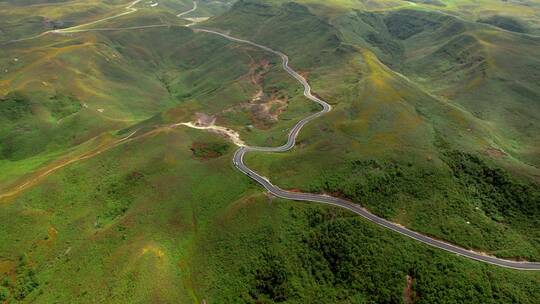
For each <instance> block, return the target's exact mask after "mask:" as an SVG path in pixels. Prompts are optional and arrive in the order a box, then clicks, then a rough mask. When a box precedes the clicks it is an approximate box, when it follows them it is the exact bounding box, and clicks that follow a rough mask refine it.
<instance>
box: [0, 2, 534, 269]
mask: <svg viewBox="0 0 540 304" xmlns="http://www.w3.org/2000/svg"><path fill="white" fill-rule="evenodd" d="M140 1H141V0H136V1H133V2H131V4H130V5H129V6H127V7H126V9H127V11H126V12H124V13H121V14H118V15H114V16H111V17H107V18H104V19H101V20H97V21H93V22H90V23H86V24H82V25H78V26H74V27H71V28H66V29H62V30H54V31H48V32H44V33H41V34H39V35H36V36H33V37H28V38H23V39H18V40H12V41H9V42H7V43H13V42H17V41H24V40H29V39H35V38H39V37H42V36H44V35H46V34H48V33H76V32H83V31H90V30H94V31H106V30H118V29H125V30H131V29H140V28H150V27H165V26H169V25H163V24H160V25H148V26H139V27H126V28H102V29H81V27H84V26H88V25H92V24H96V23H98V22H102V21H105V20H110V19H113V18H118V17H120V16H125V15H127V14H131V13H134V12H136V11H137V9H136V8H134V7H133V6H135V5H136V4H137V3H139V2H140ZM196 9H197V2H196V1H194V2H193V8H192V9H190V10H188V11H186V12H184V13H180V14H178V15H177V16H178V17H182V16H184V15H186V14H188V13H191V12H193V11H195V10H196ZM190 25H193V24H190ZM193 30H194V31H195V32H201V33H208V34H212V35H218V36H221V37H223V38H225V39H228V40H230V41H234V42H238V43H244V44H249V45H252V46H254V47H257V48H259V49H262V50H264V51H267V52H270V53H272V54H274V55H277V56H279V57H280V58H281V60H282V62H283V69H284V70H285V71H286V72H287V73H288V74H289V75H291V76H292V77H293V78H295V79H296V80H297V81H298V82H299V83H300V84H301V85H302V86H303V87H304V96H305V97H307V98H308V99H310V100H311V101H313V102H316V103H318V104H319V105H320V106H321V107H322V110H321V111H319V112H316V113H313V114H311V115H309V116H307V117H306V118H304V119H302V120H300V121H299V122H298V123H297V124H296V125H295V126H294V127H293V128H292V129H291V131H290V132H289V135H288V137H287V143H285V144H284V145H283V146H280V147H250V146H242V147H240V148H239V149H238V150H237V151H236V152H235V154H234V158H233V164H234V166H235V167H236V168H238V170H240V171H241V172H243V173H244V174H245V175H247V176H248V177H250V178H251V179H253V180H254V181H256V182H257V183H259V184H260V185H261V186H263V187H264V188H265V189H266V190H268V191H269V192H270V193H272V194H273V195H275V196H276V197H280V198H284V199H289V200H295V201H309V202H317V203H323V204H327V205H332V206H336V207H340V208H344V209H347V210H349V211H352V212H354V213H356V214H357V215H359V216H362V217H363V218H365V219H367V220H369V221H371V222H373V223H375V224H377V225H380V226H382V227H385V228H387V229H390V230H392V231H395V232H397V233H400V234H402V235H405V236H407V237H410V238H412V239H414V240H417V241H420V242H422V243H424V244H427V245H430V246H432V247H435V248H439V249H443V250H446V251H448V252H451V253H454V254H457V255H459V256H463V257H466V258H469V259H473V260H477V261H480V262H485V263H489V264H493V265H496V266H501V267H506V268H511V269H517V270H540V263H534V262H520V261H512V260H505V259H500V258H496V257H493V256H488V255H485V254H482V253H478V252H475V251H472V250H467V249H464V248H461V247H458V246H455V245H452V244H449V243H447V242H444V241H441V240H437V239H434V238H432V237H429V236H426V235H423V234H420V233H418V232H415V231H412V230H410V229H407V228H405V227H403V226H401V225H398V224H395V223H393V222H390V221H388V220H385V219H383V218H380V217H378V216H376V215H374V214H372V213H370V212H369V211H367V210H366V209H364V208H362V207H360V206H358V205H356V204H354V203H352V202H350V201H347V200H344V199H341V198H337V197H332V196H329V195H324V194H312V193H299V192H291V191H286V190H283V189H281V188H279V187H277V186H275V185H274V184H272V183H271V182H270V180H269V179H268V178H266V177H264V176H262V175H260V174H258V173H257V172H255V171H253V170H251V169H250V168H249V167H247V166H246V164H245V163H244V156H245V155H246V153H249V152H286V151H289V150H291V149H292V148H293V147H294V146H295V144H296V138H297V136H298V134H299V133H300V131H301V129H302V128H303V127H304V126H305V125H306V124H307V123H309V122H310V121H312V120H314V119H315V118H318V117H320V116H322V115H324V114H326V113H328V112H330V111H331V110H332V106H331V105H330V104H328V103H327V102H326V101H324V100H322V99H320V98H318V97H316V96H314V95H313V94H312V92H311V86H310V85H309V83H308V82H307V80H306V79H305V78H304V77H303V76H302V75H300V74H299V73H298V72H296V71H295V70H294V69H293V68H291V67H290V66H289V57H287V55H285V54H284V53H282V52H279V51H276V50H273V49H271V48H269V47H267V46H264V45H261V44H258V43H255V42H252V41H249V40H244V39H240V38H236V37H233V36H231V35H228V34H224V33H221V32H218V31H213V30H209V29H202V28H193ZM4 44H5V43H4ZM133 134H134V133H133ZM133 134H131V135H129V136H128V137H126V138H125V139H122V140H121V141H125V140H128V139H130V137H131V136H132V135H133Z"/></svg>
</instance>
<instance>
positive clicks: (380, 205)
mask: <svg viewBox="0 0 540 304" xmlns="http://www.w3.org/2000/svg"><path fill="white" fill-rule="evenodd" d="M261 6H263V7H264V6H266V7H265V8H264V11H265V12H266V14H265V16H264V17H261V16H260V15H255V14H254V13H253V12H255V11H258V10H261V8H260V7H261ZM411 15H412V16H411ZM415 15H420V16H425V17H423V18H424V19H422V18H419V17H418V16H416V17H414V16H415ZM250 18H252V19H251V20H250ZM254 18H257V19H261V18H267V20H263V21H262V22H261V21H260V22H258V24H261V27H260V28H258V29H256V31H255V32H256V33H258V35H257V36H256V37H253V38H254V39H257V40H258V41H268V43H270V44H271V43H273V41H274V39H275V40H276V41H277V42H275V43H276V45H286V44H283V42H281V41H283V40H287V39H288V38H283V37H274V36H273V34H272V33H275V32H273V31H272V29H273V28H275V26H274V24H283V23H285V20H295V21H293V22H292V23H295V24H297V25H298V26H297V27H296V28H298V29H299V30H298V31H297V32H296V33H295V35H296V37H295V39H297V42H296V43H297V45H296V46H295V49H296V54H295V51H294V50H291V51H290V54H291V58H292V62H293V65H294V66H295V67H299V68H300V69H301V70H302V69H306V68H305V66H310V65H311V66H312V68H309V79H310V80H311V82H312V83H313V84H314V88H315V90H316V92H317V93H318V94H320V95H321V96H324V97H325V98H326V99H327V100H329V101H330V102H331V103H334V104H335V110H334V111H333V112H332V113H330V114H328V115H327V116H325V117H323V118H321V119H320V120H318V121H316V122H314V123H312V124H311V125H310V126H308V127H307V129H306V130H305V131H304V132H303V133H302V134H301V135H300V137H299V146H298V148H297V149H295V150H294V151H293V152H292V153H286V154H279V155H278V154H275V155H269V154H255V155H250V156H248V164H250V165H252V166H253V167H254V168H256V169H258V170H260V171H262V172H263V173H264V174H265V175H266V176H268V177H271V178H272V179H273V181H275V182H277V184H278V185H281V186H282V187H284V188H289V189H291V188H296V189H301V190H305V191H313V192H329V193H335V194H337V195H343V196H345V197H348V198H351V199H353V200H355V201H357V202H358V203H361V204H362V205H364V206H367V207H369V209H370V210H372V211H374V212H375V213H377V214H379V215H382V216H384V217H387V218H390V219H392V220H394V221H397V222H400V223H402V224H404V225H406V226H409V227H413V228H414V229H416V230H419V231H423V232H425V233H427V234H431V235H434V236H436V237H439V238H442V239H449V240H451V241H453V242H455V243H458V244H461V245H462V246H465V247H469V248H477V249H480V250H484V251H488V252H491V253H492V254H496V255H499V256H504V257H516V258H525V259H532V260H538V259H539V258H540V254H539V243H538V234H537V229H535V227H537V225H538V222H537V220H536V219H537V217H538V208H537V206H538V199H539V191H538V185H537V184H536V183H535V182H534V176H536V175H537V174H538V169H537V168H536V167H535V166H536V164H535V163H534V162H536V161H537V160H538V157H537V155H527V154H526V153H523V151H524V150H528V149H527V148H524V149H519V148H522V147H527V146H529V147H536V142H537V137H536V133H534V132H532V131H531V130H533V129H534V128H535V124H536V122H537V121H538V119H536V118H534V117H531V116H533V115H535V114H534V113H535V111H536V108H533V107H531V106H530V105H531V104H533V103H535V102H536V100H534V98H531V96H528V97H525V96H521V95H518V94H516V93H515V91H513V90H511V89H510V88H505V87H501V86H499V87H498V88H499V90H504V92H505V94H509V95H510V94H513V95H511V96H510V97H509V96H508V95H506V96H504V95H499V96H497V97H494V96H493V94H490V95H487V94H486V96H482V95H480V93H479V92H481V91H479V90H478V89H477V90H475V91H474V96H475V104H469V105H465V104H460V102H461V100H462V99H460V97H459V96H458V97H455V96H451V95H448V94H447V95H444V94H443V93H442V92H441V91H438V90H435V89H434V88H435V86H436V85H437V76H436V75H437V73H436V72H433V71H437V64H443V63H445V62H448V59H447V58H448V56H452V54H456V53H457V54H459V55H460V56H462V57H463V59H459V60H464V61H465V62H464V63H463V64H462V65H459V63H457V62H455V61H454V62H449V63H448V65H449V66H451V67H452V68H453V70H450V71H448V72H447V74H445V75H444V76H445V77H442V76H440V77H441V79H442V80H441V82H443V80H444V82H445V83H446V84H448V83H451V81H452V80H453V79H454V78H455V79H460V81H459V83H454V84H452V85H453V86H452V89H454V90H462V89H463V87H466V84H467V83H466V82H465V81H463V80H464V78H465V77H466V76H469V75H470V76H469V77H472V78H475V77H477V75H476V74H475V73H480V74H482V73H488V75H489V73H493V74H494V75H493V76H491V77H490V76H485V77H482V79H481V81H480V84H479V86H483V85H486V86H490V87H493V86H495V85H497V83H498V82H499V81H500V79H501V77H502V75H505V74H506V75H507V76H506V77H510V76H511V75H514V74H515V75H516V78H521V79H523V81H522V83H524V86H525V85H526V86H527V87H532V88H534V86H535V83H536V82H535V81H532V80H530V79H529V80H527V79H525V78H524V77H523V75H522V74H520V73H518V71H517V70H515V69H510V67H509V66H508V65H507V66H504V65H503V63H500V64H498V63H497V62H494V61H493V62H491V64H492V65H493V66H488V67H486V68H484V69H482V68H481V67H478V66H481V65H482V63H481V62H480V63H478V62H477V61H478V60H477V59H476V57H475V56H477V54H476V53H467V52H464V51H452V50H451V49H450V48H449V46H454V45H456V43H453V42H452V40H453V39H454V38H453V36H452V35H450V34H453V35H456V36H458V35H461V33H463V32H467V31H469V32H471V33H476V31H478V32H479V33H484V32H485V30H484V29H483V27H482V26H479V27H480V29H478V30H477V29H476V27H477V26H475V25H469V24H467V23H463V22H462V21H460V20H456V19H452V18H451V17H448V16H446V15H440V14H437V13H425V12H423V11H410V10H409V9H407V10H398V11H395V12H394V11H391V12H385V13H384V14H381V15H378V14H374V13H363V14H360V13H358V15H357V16H356V17H354V18H349V20H347V21H344V20H341V19H342V18H345V17H336V21H335V22H336V24H338V26H333V25H332V23H330V22H326V21H325V20H324V19H322V18H320V17H318V16H316V15H313V14H311V13H310V12H309V11H308V10H307V8H305V7H301V6H298V5H292V4H285V5H283V6H268V5H266V4H260V3H258V2H245V3H243V4H239V5H237V9H233V10H231V11H230V12H228V13H226V14H224V15H222V16H220V17H218V18H216V19H214V20H213V21H212V23H211V25H212V26H215V27H218V28H232V29H235V26H236V27H237V28H238V29H241V28H244V27H243V24H248V23H254V20H253V19H254ZM409 20H412V21H411V22H417V23H411V24H410V25H408V26H402V27H399V26H398V25H403V24H404V23H406V22H409ZM415 20H421V21H420V22H418V21H415ZM354 22H357V23H359V22H364V23H365V24H370V25H371V27H372V28H373V29H376V30H378V31H379V32H381V31H383V30H384V31H385V32H386V35H384V34H381V35H379V36H377V37H378V38H377V39H380V41H375V40H373V39H371V40H370V37H373V36H371V35H370V30H369V27H367V26H361V25H356V24H354ZM437 22H438V23H441V22H445V23H447V25H446V24H445V25H444V26H442V27H435V26H434V25H433V24H437ZM267 24H268V25H267ZM355 26H356V29H363V30H364V32H363V33H362V32H354V31H355V28H354V27H355ZM468 26H471V27H472V29H471V30H468V28H467V27H468ZM346 27H348V28H346ZM340 28H345V31H348V34H347V35H341V33H340ZM381 28H382V29H381ZM435 28H436V30H433V29H435ZM404 29H407V30H406V31H405V30H404ZM317 30H319V31H320V32H319V34H318V35H317V34H313V33H317ZM237 31H238V32H241V30H237ZM303 31H305V32H303ZM280 32H281V31H280ZM327 33H328V34H327ZM383 33H384V32H383ZM353 34H354V35H353ZM471 35H472V34H471ZM494 35H499V34H498V33H496V34H494ZM500 35H503V36H504V35H509V34H507V33H503V34H500ZM312 37H317V39H311V38H312ZM347 37H356V38H357V40H356V41H352V40H348V39H347ZM364 37H365V39H363V38H364ZM428 37H429V38H428ZM458 37H465V38H466V37H468V36H458ZM290 39H293V38H290ZM384 39H386V41H384ZM413 39H414V40H413ZM457 39H461V38H457ZM514 39H515V40H516V41H517V42H520V41H522V40H521V38H520V37H514ZM408 40H410V41H411V42H410V43H411V45H414V46H415V47H416V49H413V48H412V47H410V46H408V43H409V42H408ZM428 40H429V41H431V42H433V41H441V42H440V43H441V44H442V45H443V49H444V51H439V50H437V48H433V49H435V50H434V51H432V52H431V55H430V56H436V57H435V58H430V59H429V60H430V61H429V62H432V63H431V65H430V67H431V68H430V69H428V68H427V65H428V63H427V62H428V61H426V70H429V71H430V72H431V73H434V74H435V75H433V76H431V77H430V78H428V77H426V80H425V82H426V83H423V82H421V81H415V80H416V79H417V78H416V77H417V75H418V74H419V71H420V70H421V67H422V65H420V64H418V62H419V61H417V60H412V59H410V58H411V57H412V56H411V55H409V54H410V53H413V52H414V53H415V55H417V54H419V53H420V51H418V49H420V50H421V51H424V52H425V50H424V49H422V45H423V44H421V43H424V44H427V41H428ZM445 40H450V42H444V41H445ZM465 40H467V39H465ZM412 41H414V43H413V42H412ZM459 41H462V40H459ZM469 41H470V40H469ZM378 42H380V45H382V46H385V47H386V48H379V47H377V43H378ZM351 43H354V44H352V45H351ZM392 45H394V46H395V47H392ZM301 46H303V47H304V49H301ZM457 46H458V47H460V48H461V47H463V46H462V45H460V44H457ZM522 47H523V48H524V50H527V51H529V52H531V56H537V55H538V54H536V53H537V52H535V50H536V48H535V47H534V40H533V42H531V43H529V44H526V45H523V46H522ZM277 48H278V49H279V47H277ZM426 48H427V47H426ZM283 49H284V50H285V51H286V52H288V50H287V47H284V48H283ZM313 49H322V50H323V51H320V52H318V53H317V54H316V55H314V56H313V57H311V58H310V59H311V60H313V61H306V58H305V57H302V55H303V54H306V53H309V52H310V50H313ZM472 49H473V48H471V50H472ZM492 49H497V48H496V47H495V46H493V47H492ZM501 49H503V50H504V47H502V46H501ZM298 50H303V51H298ZM377 54H381V57H382V58H384V61H381V60H379V59H378V57H377V56H376V55H377ZM506 55H507V56H508V54H506ZM295 56H296V57H300V58H299V60H296V57H295ZM323 56H328V57H332V60H324V59H322V58H321V57H323ZM417 56H418V55H417ZM522 57H523V56H522ZM319 58H321V59H320V60H318V59H319ZM535 58H536V57H535ZM325 59H326V58H325ZM303 60H304V61H303ZM422 60H426V59H425V57H423V58H422ZM445 60H446V61H445ZM453 60H455V59H453ZM467 60H471V61H472V62H473V63H475V64H476V65H473V64H470V63H468V62H467ZM520 60H525V59H520ZM297 62H298V65H297ZM385 62H386V64H385ZM514 62H516V63H517V64H519V62H520V61H518V58H516V61H514ZM528 62H529V64H531V62H534V60H529V61H528ZM413 63H414V64H413ZM496 64H497V65H496ZM495 65H496V67H495ZM392 68H394V69H396V70H397V71H395V70H393V69H392ZM413 68H416V70H414V72H413V71H411V70H412V69H413ZM331 69H336V70H338V71H339V74H338V75H336V74H332V73H328V72H326V71H328V70H331ZM523 71H524V69H521V70H520V72H523ZM399 72H403V73H404V74H405V75H403V74H401V73H399ZM439 73H441V71H440V70H439ZM495 73H497V74H495ZM503 73H504V74H503ZM534 73H535V72H534V71H531V73H530V74H531V76H532V77H534V75H535V74H534ZM456 74H458V75H456ZM518 74H519V75H518ZM407 75H410V77H408V76H407ZM449 76H452V77H454V78H452V77H449ZM465 79H467V78H465ZM533 79H534V78H533ZM428 80H430V83H429V85H431V86H432V87H427V86H428V83H427V82H428ZM525 81H527V82H525ZM344 82H345V84H343V83H344ZM319 88H320V89H319ZM486 90H487V88H486ZM533 90H536V89H532V90H531V91H532V92H535V91H533ZM456 95H457V94H456ZM532 96H534V95H532ZM523 97H524V99H522V100H521V101H520V100H519V98H523ZM494 98H496V107H497V108H496V107H495V106H491V107H490V110H489V111H487V110H486V111H483V110H482V108H480V106H481V103H482V102H485V104H488V103H490V104H493V103H494ZM511 107H515V108H514V109H515V110H510V109H511ZM518 109H519V110H518ZM473 111H477V112H473ZM505 111H510V112H512V113H514V114H515V115H519V114H518V113H520V112H521V113H522V114H524V113H525V111H526V112H527V114H526V115H527V116H523V115H521V116H520V117H519V118H518V117H514V118H512V117H508V115H507V114H505ZM518 111H519V112H518ZM490 112H491V113H497V115H500V116H504V117H505V118H506V119H505V120H504V121H502V120H498V119H496V117H494V116H492V117H478V115H477V113H483V114H484V115H490V114H489V113H490ZM500 116H499V117H500ZM527 118H530V119H527ZM525 121H527V122H529V123H528V125H527V128H526V130H527V132H519V131H518V130H519V129H521V130H524V128H523V127H521V128H520V127H518V125H519V124H523V123H524V122H525ZM501 130H504V132H503V131H501ZM508 131H511V132H512V131H513V133H510V132H508ZM529 132H531V133H529ZM533 133H534V135H533ZM516 134H519V136H516ZM512 144H514V146H513V145H512ZM516 145H519V146H516ZM512 147H515V148H518V147H519V148H518V149H516V150H517V151H516V150H514V151H512ZM456 151H460V152H456ZM502 151H505V152H502ZM496 152H498V153H501V154H502V156H501V155H500V154H498V153H496ZM456 153H457V154H456ZM459 153H463V154H459ZM460 155H463V156H460ZM329 156H331V157H329ZM458 156H459V157H458ZM456 157H457V159H456ZM466 159H472V164H471V166H473V167H472V168H470V167H467V166H466V167H464V168H459V170H458V169H456V165H457V164H461V163H462V162H465V160H466ZM531 160H532V162H531ZM357 162H359V163H360V165H359V166H355V165H351V163H352V164H355V163H357ZM372 162H374V163H373V164H372ZM379 162H380V163H379ZM529 162H531V163H529ZM314 164H316V165H314ZM464 166H465V165H464ZM500 166H502V167H503V168H506V169H501V170H502V171H501V172H500V174H499V171H497V170H498V169H494V168H497V167H500ZM461 170H464V171H466V172H468V173H467V176H469V178H472V179H474V181H471V180H468V179H467V178H466V177H465V176H464V175H463V174H462V173H463V172H461ZM475 170H478V172H484V173H485V174H484V173H481V174H479V175H475V174H478V172H475ZM493 170H495V171H493ZM366 171H367V172H366ZM504 171H510V172H514V173H506V172H504ZM330 172H332V173H330ZM338 172H342V173H338ZM472 172H475V173H472ZM516 172H519V175H518V176H516V177H511V175H516V174H515V173H516ZM493 174H496V176H494V175H493ZM523 175H525V176H528V177H524V176H523ZM345 181H351V182H350V184H349V182H345ZM387 183H391V184H395V186H392V187H395V189H393V190H392V189H386V188H389V185H388V184H387ZM503 185H504V186H503ZM413 186H414V187H413ZM501 187H508V188H507V190H504V189H501V190H500V191H501V194H500V195H494V196H495V197H489V196H491V194H490V191H492V190H490V189H493V188H494V189H497V190H498V189H499V188H501ZM520 187H525V188H526V189H528V190H526V191H525V190H524V191H521V190H518V189H521V188H520ZM471 188H472V189H471ZM362 189H363V190H362ZM510 189H512V190H510ZM514 192H523V195H524V196H523V197H520V198H517V197H512V196H511V195H512V193H514ZM487 194H489V195H488V196H487V197H486V195H487ZM502 202H504V205H503V204H501V203H502ZM506 204H509V205H512V206H514V207H511V208H510V207H509V206H508V205H506ZM516 208H517V209H516Z"/></svg>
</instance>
